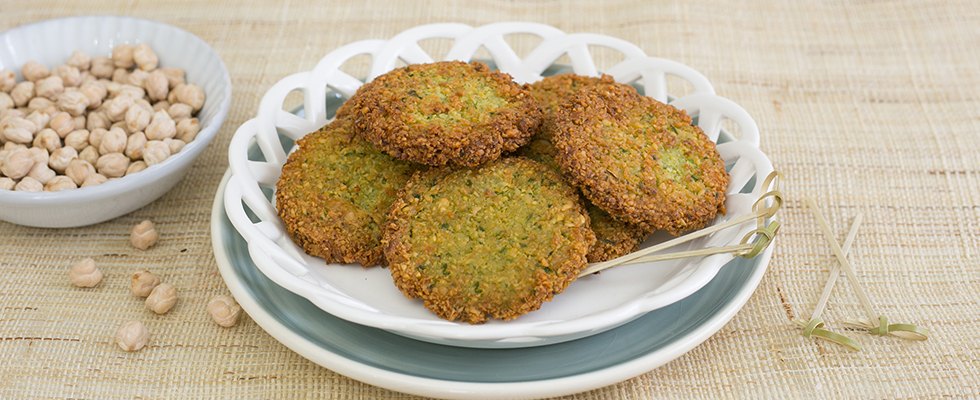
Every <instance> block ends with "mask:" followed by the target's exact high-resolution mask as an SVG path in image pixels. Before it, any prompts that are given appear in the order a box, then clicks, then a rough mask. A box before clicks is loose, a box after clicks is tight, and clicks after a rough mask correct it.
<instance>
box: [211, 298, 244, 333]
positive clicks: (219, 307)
mask: <svg viewBox="0 0 980 400" xmlns="http://www.w3.org/2000/svg"><path fill="white" fill-rule="evenodd" d="M207 310H208V314H211V319H212V320H214V322H215V323H216V324H218V325H220V326H222V327H225V328H230V327H232V326H235V325H236V324H238V319H239V318H240V317H241V316H242V307H241V306H239V305H238V303H237V302H235V299H233V298H231V297H230V296H225V295H218V296H214V297H213V298H212V299H211V301H209V302H208V307H207Z"/></svg>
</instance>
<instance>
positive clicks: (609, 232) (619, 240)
mask: <svg viewBox="0 0 980 400" xmlns="http://www.w3.org/2000/svg"><path fill="white" fill-rule="evenodd" d="M614 84H615V82H614V81H613V79H612V77H610V76H609V75H603V76H602V77H601V78H594V77H588V76H582V75H574V74H562V75H554V76H549V77H546V78H544V79H542V80H540V81H537V82H535V83H533V84H531V95H532V96H533V97H534V100H536V101H537V102H538V105H539V106H541V111H542V112H543V113H544V121H543V123H542V129H541V132H540V133H539V134H538V135H536V136H534V137H533V138H532V139H531V142H530V143H528V144H527V145H526V146H524V147H522V148H521V149H520V151H519V152H518V154H519V155H522V156H524V157H527V158H530V159H532V160H535V161H538V162H540V163H542V164H545V165H547V166H549V167H552V168H553V169H554V170H555V171H559V172H560V171H561V169H560V168H559V166H558V162H557V161H555V153H556V152H557V150H555V146H554V144H552V143H551V140H550V138H551V137H552V135H553V134H552V131H553V130H554V129H555V114H556V113H557V110H558V108H559V107H560V106H561V103H562V102H563V101H566V99H568V98H570V97H572V96H574V95H575V94H576V93H578V90H579V89H580V88H582V87H592V86H601V85H614ZM585 209H586V210H587V211H588V212H589V218H590V219H591V226H592V231H593V232H595V236H596V242H595V245H593V246H592V248H591V249H589V254H588V260H589V262H601V261H607V260H612V259H614V258H616V257H620V256H623V255H626V254H629V253H630V252H632V251H634V250H636V248H637V247H638V246H639V245H640V243H641V242H643V239H645V238H646V236H647V235H648V234H649V233H650V232H649V231H647V230H645V229H643V228H642V227H640V226H637V225H633V224H629V223H626V222H622V221H617V220H616V219H614V218H613V217H612V216H610V215H609V213H607V212H605V211H603V210H602V209H601V208H599V207H596V206H595V205H594V204H592V203H591V202H589V201H588V200H586V202H585Z"/></svg>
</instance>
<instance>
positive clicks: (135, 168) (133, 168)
mask: <svg viewBox="0 0 980 400" xmlns="http://www.w3.org/2000/svg"><path fill="white" fill-rule="evenodd" d="M146 167H148V166H147V165H146V161H143V160H139V161H134V162H133V163H131V164H129V168H126V175H129V174H135V173H137V172H140V171H142V170H144V169H146Z"/></svg>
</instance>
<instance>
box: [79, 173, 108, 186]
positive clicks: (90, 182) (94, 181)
mask: <svg viewBox="0 0 980 400" xmlns="http://www.w3.org/2000/svg"><path fill="white" fill-rule="evenodd" d="M108 180H109V178H106V177H105V175H102V174H92V175H89V176H88V178H85V182H82V184H81V185H80V186H81V187H87V186H95V185H101V184H103V183H106V181H108Z"/></svg>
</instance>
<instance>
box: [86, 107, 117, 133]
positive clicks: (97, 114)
mask: <svg viewBox="0 0 980 400" xmlns="http://www.w3.org/2000/svg"><path fill="white" fill-rule="evenodd" d="M111 125H112V121H109V117H108V116H107V115H106V114H105V112H102V111H92V112H90V113H88V118H87V119H86V121H85V128H86V129H88V130H89V132H94V131H95V130H96V129H103V130H105V129H108V128H109V126H111Z"/></svg>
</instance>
